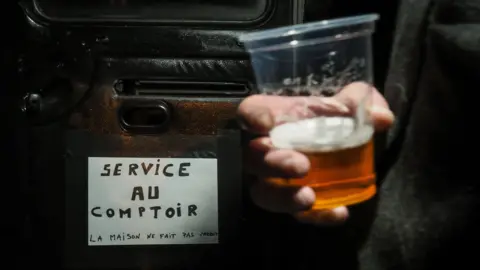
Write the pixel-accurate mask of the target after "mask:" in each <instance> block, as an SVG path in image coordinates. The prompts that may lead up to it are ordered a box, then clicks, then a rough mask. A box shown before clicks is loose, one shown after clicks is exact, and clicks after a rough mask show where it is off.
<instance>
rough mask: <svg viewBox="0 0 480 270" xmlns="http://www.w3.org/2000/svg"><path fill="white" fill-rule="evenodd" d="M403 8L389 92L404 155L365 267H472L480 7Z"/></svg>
mask: <svg viewBox="0 0 480 270" xmlns="http://www.w3.org/2000/svg"><path fill="white" fill-rule="evenodd" d="M403 2H404V3H403V4H402V6H403V7H402V8H401V11H400V14H399V17H398V24H397V29H396V31H397V34H398V35H399V36H397V38H396V40H395V45H394V50H393V55H392V62H391V68H390V74H389V77H388V79H387V87H386V95H387V98H388V99H389V101H390V103H391V105H392V108H393V109H394V110H395V112H396V113H397V116H398V121H397V124H396V128H395V129H394V130H392V132H391V134H390V135H391V136H390V147H391V148H390V149H392V147H395V148H396V149H398V151H397V152H396V153H394V152H390V154H394V156H395V159H394V162H393V163H392V164H391V166H390V168H389V170H388V172H387V174H386V176H385V178H384V179H383V180H384V181H383V184H382V186H381V189H380V192H379V193H380V200H379V205H378V210H377V216H376V219H375V221H374V223H373V226H372V229H371V233H370V235H369V239H368V241H367V243H366V245H365V246H364V249H363V252H362V256H361V258H362V264H363V267H362V269H438V268H439V267H449V266H452V267H453V266H454V268H464V267H467V266H468V265H469V264H475V263H476V261H477V260H478V258H477V257H478V256H477V255H475V254H472V252H473V250H472V249H471V246H474V245H475V244H476V243H478V240H479V239H480V234H479V231H478V226H477V224H476V223H475V220H479V215H480V214H479V213H480V212H479V211H478V206H479V201H480V200H479V198H480V182H479V181H478V177H477V171H478V169H477V168H478V165H477V164H476V161H477V159H476V158H475V154H476V150H475V149H476V147H477V146H476V141H475V137H476V133H475V131H474V130H475V129H476V127H475V124H476V123H477V122H478V120H477V118H475V117H476V112H475V111H474V109H475V108H477V107H478V106H479V105H478V104H476V102H477V98H476V94H475V92H476V91H477V88H478V82H479V81H480V68H479V63H480V1H478V0H455V1H454V0H451V1H440V0H439V1H423V2H424V3H422V1H403ZM412 2H415V3H414V4H413V3H412Z"/></svg>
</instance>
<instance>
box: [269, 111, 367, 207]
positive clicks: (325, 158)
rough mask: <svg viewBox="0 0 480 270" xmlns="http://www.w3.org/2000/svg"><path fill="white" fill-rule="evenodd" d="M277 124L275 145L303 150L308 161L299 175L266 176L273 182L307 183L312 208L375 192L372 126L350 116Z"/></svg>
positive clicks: (359, 199) (348, 202)
mask: <svg viewBox="0 0 480 270" xmlns="http://www.w3.org/2000/svg"><path fill="white" fill-rule="evenodd" d="M330 120H331V121H330ZM300 122H301V123H288V124H284V125H280V126H278V127H276V128H274V130H272V132H271V138H272V142H273V144H274V146H277V147H278V148H293V149H296V150H298V151H300V152H302V153H304V154H305V155H306V156H307V157H308V159H309V160H310V163H311V168H310V171H309V173H308V174H307V175H306V176H305V177H304V178H300V179H280V178H272V179H269V180H270V181H272V182H273V183H275V184H279V185H289V186H298V187H300V186H310V187H312V188H313V190H314V191H315V194H316V201H315V204H314V205H313V209H328V208H334V207H337V206H342V205H352V204H357V203H360V202H363V201H366V200H368V199H370V198H371V197H372V196H373V195H375V192H376V185H375V170H374V146H373V127H372V126H370V125H362V126H361V127H359V126H358V125H356V124H355V121H354V120H353V119H352V118H343V117H337V118H332V119H329V118H327V119H326V120H325V119H323V120H319V119H309V120H303V121H300Z"/></svg>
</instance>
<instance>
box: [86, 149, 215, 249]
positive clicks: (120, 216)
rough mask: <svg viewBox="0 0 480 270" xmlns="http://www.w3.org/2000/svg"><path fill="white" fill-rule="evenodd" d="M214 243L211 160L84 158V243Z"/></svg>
mask: <svg viewBox="0 0 480 270" xmlns="http://www.w3.org/2000/svg"><path fill="white" fill-rule="evenodd" d="M216 243H218V191H217V160H216V159H195V158H191V159H184V158H97V157H91V158H89V159H88V245H90V246H112V245H174V244H216Z"/></svg>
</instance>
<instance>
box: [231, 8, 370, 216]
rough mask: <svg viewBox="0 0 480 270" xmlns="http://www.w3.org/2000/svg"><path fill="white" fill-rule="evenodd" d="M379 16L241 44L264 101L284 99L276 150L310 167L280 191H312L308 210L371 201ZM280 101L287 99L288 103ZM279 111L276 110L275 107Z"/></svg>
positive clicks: (299, 28)
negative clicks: (291, 152) (290, 152)
mask: <svg viewBox="0 0 480 270" xmlns="http://www.w3.org/2000/svg"><path fill="white" fill-rule="evenodd" d="M377 19H378V15H376V14H370V15H362V16H355V17H347V18H340V19H333V20H326V21H320V22H315V23H308V24H302V25H294V26H289V27H282V28H277V29H272V30H266V31H259V32H251V33H247V34H243V35H241V36H240V38H239V39H240V41H241V42H242V43H243V44H244V46H245V48H246V49H247V50H248V52H249V53H250V56H251V62H252V67H253V70H254V74H255V77H256V83H257V88H258V90H259V92H260V93H261V94H266V95H276V96H284V97H283V98H272V102H281V104H285V105H284V106H283V105H282V106H276V107H279V108H278V109H276V111H275V121H276V126H275V128H273V129H272V130H271V131H270V137H271V140H272V143H273V145H274V147H276V148H279V149H295V150H298V151H300V152H303V153H304V154H305V155H306V156H307V157H308V158H309V160H310V163H311V169H310V171H309V173H308V174H307V175H306V176H305V177H303V178H299V179H281V178H271V179H268V181H271V182H272V183H274V184H277V185H284V186H289V187H301V186H305V185H307V186H310V187H311V188H312V189H313V190H314V191H315V193H316V201H315V204H314V205H313V209H328V208H334V207H337V206H342V205H352V204H357V203H360V202H363V201H365V200H368V199H370V198H371V197H372V196H373V195H375V193H376V184H375V170H374V147H373V133H374V128H373V124H372V119H371V115H370V107H371V101H372V100H371V99H372V93H373V87H372V86H371V83H372V80H373V74H372V70H373V66H372V60H373V59H372V41H371V36H372V34H373V32H374V30H375V21H376V20H377ZM285 96H289V98H288V99H289V100H288V101H286V100H285V99H286V98H285ZM278 104H280V103H278Z"/></svg>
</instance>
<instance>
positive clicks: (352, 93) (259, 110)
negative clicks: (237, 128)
mask: <svg viewBox="0 0 480 270" xmlns="http://www.w3.org/2000/svg"><path fill="white" fill-rule="evenodd" d="M370 93H371V95H370ZM366 97H367V98H369V100H365V98H366ZM359 104H365V106H366V108H365V109H366V110H367V112H369V113H370V115H371V118H372V121H373V125H374V126H375V128H376V130H377V131H383V130H385V129H388V128H389V127H390V126H391V125H392V124H393V121H394V115H393V113H392V112H391V111H390V109H389V107H388V104H387V102H386V100H385V99H384V98H383V96H382V95H381V94H380V93H379V92H378V91H377V90H376V89H374V88H373V89H372V86H370V85H368V84H365V83H361V82H358V83H352V84H350V85H348V86H346V87H345V88H343V89H342V90H341V91H340V92H339V93H338V94H337V95H335V96H333V97H314V96H312V97H284V96H266V95H254V96H250V97H248V98H246V99H245V100H244V101H243V102H242V103H241V104H240V106H239V108H238V116H239V119H240V122H241V124H242V126H243V127H244V128H245V129H247V130H249V131H250V132H252V133H256V134H267V133H268V131H269V130H270V129H272V128H273V127H274V126H275V125H277V124H280V123H282V122H285V121H293V120H300V119H302V118H303V119H305V118H310V117H313V116H315V115H337V116H341V115H342V116H345V115H353V114H354V113H356V111H357V108H358V106H359Z"/></svg>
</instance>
